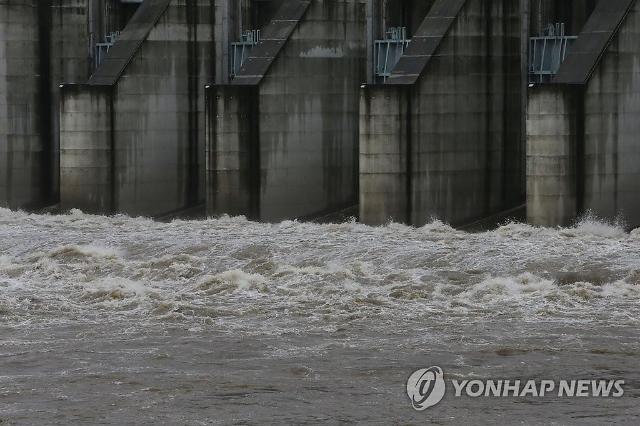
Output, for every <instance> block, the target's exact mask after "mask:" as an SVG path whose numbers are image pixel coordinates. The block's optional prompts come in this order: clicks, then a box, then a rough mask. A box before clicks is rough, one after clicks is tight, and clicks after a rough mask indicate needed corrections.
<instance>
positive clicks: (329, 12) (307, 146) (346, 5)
mask: <svg viewBox="0 0 640 426" xmlns="http://www.w3.org/2000/svg"><path fill="white" fill-rule="evenodd" d="M305 3H307V2H300V1H297V0H288V1H284V2H283V4H282V8H281V9H280V11H278V12H277V13H276V14H275V15H274V19H273V20H272V21H271V23H270V24H268V25H267V26H266V27H265V28H264V29H263V38H264V42H263V44H262V45H261V46H258V47H256V48H255V50H256V52H258V53H259V54H260V55H262V56H261V57H260V58H259V57H257V56H256V57H255V59H251V58H250V59H249V61H248V63H247V65H246V67H245V70H244V71H242V72H241V74H240V75H239V77H237V78H236V79H235V80H234V81H232V82H231V84H232V85H233V86H238V85H242V84H244V85H247V86H255V87H257V89H256V90H257V94H256V96H257V98H256V99H257V102H256V104H257V105H256V109H254V110H253V111H254V112H253V113H252V115H251V116H244V117H239V118H238V120H239V121H240V122H244V125H245V126H251V125H255V123H257V129H256V130H255V132H254V134H255V135H257V136H256V140H255V141H254V142H253V143H252V144H251V146H255V147H257V148H258V149H259V153H258V154H257V157H258V158H259V164H260V166H259V180H258V184H257V185H258V191H257V194H258V206H257V207H256V208H255V210H254V211H247V212H245V214H247V215H251V214H257V217H256V218H257V219H260V220H264V221H279V220H282V219H287V218H298V217H309V216H314V215H320V214H323V213H326V212H328V211H332V210H338V209H340V208H343V207H344V206H346V205H350V204H351V205H353V204H355V203H357V161H358V160H357V144H358V114H359V113H358V104H359V95H358V88H359V86H360V83H361V82H362V81H364V79H365V78H366V77H365V51H366V47H365V42H364V37H365V16H366V14H365V1H362V0H347V1H337V0H336V1H333V0H332V1H312V2H311V4H310V5H309V7H308V10H305V11H304V13H303V14H302V15H301V14H299V13H297V12H298V11H299V10H300V9H299V8H300V7H304V6H305ZM289 15H291V16H299V18H297V19H299V21H298V23H297V25H295V28H294V29H293V31H290V28H289V26H290V25H291V22H293V21H290V20H285V18H284V17H285V16H289ZM300 16H301V18H300ZM283 31H284V34H285V36H284V38H282V39H279V38H278V34H283ZM280 37H282V36H280ZM265 49H266V50H265ZM272 49H276V54H273V53H272V52H271V50H272ZM258 53H255V54H256V55H257V54H258ZM252 55H254V52H252ZM265 62H268V64H267V66H265ZM254 70H255V71H254ZM254 76H257V77H254ZM214 92H215V94H213V93H212V95H211V96H210V97H209V99H210V102H214V101H215V99H216V98H217V97H220V98H226V97H228V96H230V93H232V92H230V91H229V90H228V89H227V88H225V87H224V86H215V87H214ZM230 101H231V100H230V99H229V101H225V102H219V101H218V102H216V103H215V104H216V105H217V108H215V109H214V108H212V109H211V111H214V110H215V111H216V115H217V116H218V117H224V118H225V120H231V122H233V119H231V118H229V115H230V114H232V113H233V111H247V108H246V107H242V108H238V106H237V105H235V104H234V103H233V102H230ZM226 106H228V107H229V109H226ZM208 122H209V123H212V120H211V118H210V119H209V120H208ZM212 125H214V126H215V120H214V124H212ZM218 128H221V127H218ZM218 131H219V130H218ZM215 132H216V130H215V128H214V133H213V134H212V135H210V138H209V142H208V147H209V150H210V152H209V154H208V158H209V159H210V162H209V165H208V183H207V184H208V186H209V193H210V194H216V193H231V192H232V191H231V190H228V189H225V188H220V187H219V186H220V185H222V184H223V180H221V179H219V178H218V177H219V175H220V172H221V170H220V167H219V166H218V164H220V162H218V161H213V160H212V159H215V158H216V157H217V156H218V154H220V155H224V151H223V152H222V153H216V152H215V150H216V149H218V148H217V147H218V146H219V145H216V143H215V141H216V140H217V141H219V140H220V137H219V136H216V135H215ZM243 132H246V131H244V130H243ZM238 197H240V198H243V197H244V195H238ZM216 200H217V201H216ZM219 202H220V199H219V198H216V197H212V198H210V199H209V200H208V212H209V214H220V213H225V212H229V211H234V212H236V210H235V207H234V206H236V205H238V204H239V203H240V202H235V201H233V202H231V201H229V204H228V205H220V204H219ZM256 211H257V213H256Z"/></svg>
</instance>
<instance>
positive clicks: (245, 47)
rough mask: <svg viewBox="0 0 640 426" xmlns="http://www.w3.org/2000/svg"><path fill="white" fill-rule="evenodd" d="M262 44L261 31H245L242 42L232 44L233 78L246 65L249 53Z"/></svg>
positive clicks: (231, 73) (231, 72)
mask: <svg viewBox="0 0 640 426" xmlns="http://www.w3.org/2000/svg"><path fill="white" fill-rule="evenodd" d="M259 43H260V30H249V31H245V32H244V33H243V34H242V36H241V40H240V41H236V42H233V43H231V70H230V75H231V78H234V77H235V76H236V75H237V74H238V72H240V68H242V66H243V65H244V63H245V62H246V60H247V58H249V52H250V51H251V49H253V47H254V46H256V45H257V44H259Z"/></svg>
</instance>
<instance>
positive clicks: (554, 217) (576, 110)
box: [527, 85, 582, 226]
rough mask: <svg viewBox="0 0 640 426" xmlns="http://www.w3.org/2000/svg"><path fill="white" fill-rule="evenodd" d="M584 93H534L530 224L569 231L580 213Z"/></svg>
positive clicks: (529, 158) (530, 134)
mask: <svg viewBox="0 0 640 426" xmlns="http://www.w3.org/2000/svg"><path fill="white" fill-rule="evenodd" d="M581 103H582V97H581V93H580V89H572V88H564V89H563V88H559V87H555V86H549V85H541V86H537V87H535V88H532V89H530V90H529V105H528V110H527V221H528V222H529V223H531V224H533V225H540V226H558V225H560V226H566V225H569V224H571V223H572V222H574V221H575V219H576V215H577V209H578V194H577V188H578V187H577V183H578V180H577V179H578V177H577V167H578V153H577V149H578V139H579V138H580V136H579V134H580V132H581V128H580V126H579V120H580V119H581V117H580V116H581V114H580V111H581Z"/></svg>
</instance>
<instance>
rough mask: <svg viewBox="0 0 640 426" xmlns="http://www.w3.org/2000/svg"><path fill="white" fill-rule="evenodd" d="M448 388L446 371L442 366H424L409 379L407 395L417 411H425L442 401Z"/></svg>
mask: <svg viewBox="0 0 640 426" xmlns="http://www.w3.org/2000/svg"><path fill="white" fill-rule="evenodd" d="M446 390H447V385H446V384H445V382H444V373H443V372H442V369H441V368H440V367H431V368H423V369H422V370H418V371H416V372H415V373H413V374H412V375H411V376H410V377H409V380H407V395H409V398H410V399H411V404H413V408H414V409H415V410H417V411H424V410H426V409H427V408H429V407H433V406H434V405H436V404H437V403H439V402H440V401H442V398H444V394H445V392H446Z"/></svg>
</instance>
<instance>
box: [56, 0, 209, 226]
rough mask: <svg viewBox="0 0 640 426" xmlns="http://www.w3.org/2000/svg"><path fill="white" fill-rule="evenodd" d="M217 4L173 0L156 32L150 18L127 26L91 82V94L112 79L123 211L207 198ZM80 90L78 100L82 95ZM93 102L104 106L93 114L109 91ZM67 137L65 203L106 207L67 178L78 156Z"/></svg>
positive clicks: (117, 188)
mask: <svg viewBox="0 0 640 426" xmlns="http://www.w3.org/2000/svg"><path fill="white" fill-rule="evenodd" d="M147 6H149V5H147ZM142 8H143V9H141V11H143V13H142V14H141V15H140V17H141V18H140V19H142V18H145V19H146V14H147V13H151V12H153V11H152V10H151V9H150V7H148V8H145V6H144V5H143V6H142ZM217 8H218V3H215V2H214V1H213V0H172V1H171V2H170V3H169V5H168V7H166V9H164V8H163V9H159V10H160V12H161V14H160V16H159V19H158V20H157V21H154V22H155V23H153V22H152V23H151V24H152V25H151V28H150V30H149V31H148V34H146V33H144V31H143V29H144V28H143V27H144V25H142V24H141V25H140V27H135V28H134V27H132V28H130V29H129V27H127V28H126V29H125V31H124V32H123V33H122V35H121V38H120V39H119V40H118V42H117V43H116V46H115V47H114V49H113V50H112V51H111V52H110V54H109V55H110V56H108V57H107V61H105V63H104V64H103V65H102V66H104V67H105V69H102V70H101V69H99V70H98V71H97V72H96V74H95V75H94V77H92V79H91V80H89V82H88V85H87V86H84V90H86V91H88V92H89V93H87V94H85V95H83V96H81V98H83V99H84V98H85V97H87V96H88V97H91V96H92V93H93V89H92V88H91V86H103V85H107V86H111V87H112V91H111V97H112V98H111V102H112V105H113V111H112V113H113V120H112V128H111V133H112V135H111V136H110V137H111V138H112V139H113V157H114V158H113V163H112V167H113V168H114V169H113V171H112V173H111V176H112V178H113V179H112V181H111V185H112V186H113V189H112V191H111V193H112V194H113V208H114V209H115V210H116V211H118V212H124V213H127V214H131V215H148V216H156V215H162V214H166V213H170V212H173V211H178V210H181V209H184V208H188V207H191V206H194V205H197V204H198V203H202V202H203V201H204V177H205V174H204V164H205V159H204V151H205V150H204V86H205V83H207V82H210V81H211V80H213V79H214V73H215V62H216V61H215V47H214V25H213V23H214V21H215V16H216V12H217V10H216V9H217ZM135 20H136V18H135V17H134V20H133V21H132V23H133V22H134V21H135ZM142 20H143V21H144V19H142ZM136 22H137V21H136ZM145 22H146V21H145ZM141 31H142V32H141ZM136 37H138V39H136ZM118 43H123V46H124V45H125V44H127V45H132V46H134V48H133V49H132V50H130V52H131V53H128V54H130V55H131V57H128V58H119V57H118V55H119V54H121V53H122V52H123V51H127V49H120V50H119V49H118ZM138 44H139V47H136V46H138ZM110 58H111V60H110ZM123 61H124V62H123ZM120 63H123V64H124V69H123V71H122V72H115V74H113V73H112V72H111V69H112V67H114V66H115V67H116V68H117V67H118V66H119V64H120ZM112 74H113V76H114V77H113V79H111V78H112ZM81 90H82V89H81ZM72 92H73V91H71V92H70V94H69V96H71V98H70V99H68V101H69V102H71V103H73V101H74V99H75V97H76V96H78V95H77V94H75V93H72ZM65 96H66V93H65ZM63 102H67V99H64V100H63ZM85 104H86V105H88V106H96V107H97V108H98V109H97V110H95V111H88V113H90V114H93V115H99V114H101V113H102V112H103V109H102V105H103V104H102V100H101V99H100V100H95V99H94V100H91V101H90V102H86V103H85ZM65 120H66V119H65V118H64V117H63V121H65ZM65 122H66V123H70V125H73V126H77V127H74V128H68V129H65V131H64V132H63V135H66V134H70V133H72V132H78V131H80V132H81V131H83V129H85V128H86V126H85V124H84V123H80V122H76V121H75V120H66V121H65ZM83 137H84V138H85V139H87V140H88V139H89V138H91V137H93V135H92V133H91V132H88V133H85V134H84V136H83ZM61 143H62V148H63V149H62V153H61V156H62V163H63V166H62V182H61V205H62V207H63V208H65V209H66V208H74V207H76V206H77V205H78V204H79V201H78V200H79V199H82V197H85V198H87V199H85V200H84V201H82V203H81V204H82V205H84V206H86V209H87V210H88V211H92V212H105V211H104V205H103V204H101V203H100V202H96V203H93V204H92V202H91V200H92V199H89V198H88V197H89V196H88V195H84V194H82V193H77V192H76V190H77V189H78V187H77V186H74V185H73V182H70V181H66V180H65V177H67V176H69V173H67V171H66V170H65V164H71V161H66V160H65V158H64V157H65V155H67V153H71V152H72V151H73V149H74V141H73V140H66V139H62V142H61ZM67 148H69V149H67ZM74 172H76V173H77V170H75V171H74Z"/></svg>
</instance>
